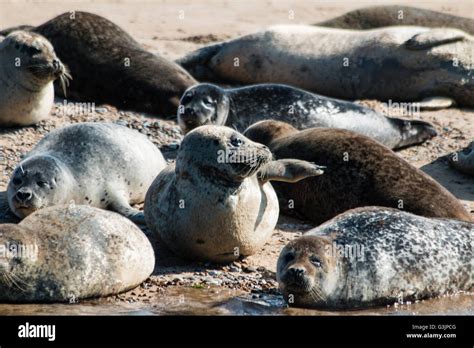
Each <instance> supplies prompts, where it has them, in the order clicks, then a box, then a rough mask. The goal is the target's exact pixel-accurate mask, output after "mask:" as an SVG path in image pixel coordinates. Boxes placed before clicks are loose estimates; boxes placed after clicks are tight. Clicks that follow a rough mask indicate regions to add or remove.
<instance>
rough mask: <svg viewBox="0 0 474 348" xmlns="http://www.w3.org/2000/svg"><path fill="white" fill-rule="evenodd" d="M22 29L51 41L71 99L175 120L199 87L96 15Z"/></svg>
mask: <svg viewBox="0 0 474 348" xmlns="http://www.w3.org/2000/svg"><path fill="white" fill-rule="evenodd" d="M22 28H24V29H27V28H28V29H29V30H32V31H34V32H36V33H39V34H41V35H43V36H45V37H46V38H47V39H48V40H50V41H51V43H52V44H53V46H54V48H55V50H56V52H57V53H58V56H59V58H61V60H62V61H63V62H65V64H67V65H68V67H69V69H70V70H71V74H72V77H73V80H72V81H71V85H70V88H69V90H68V97H70V98H72V99H76V100H80V101H87V102H91V101H94V102H96V103H107V104H111V105H114V106H116V107H118V108H121V109H127V110H135V111H139V112H147V113H150V114H153V115H158V116H169V115H174V114H176V108H177V107H178V103H179V97H180V96H181V95H182V94H183V92H184V91H185V90H186V89H187V88H188V87H190V86H192V85H194V84H195V83H197V82H196V81H195V80H194V79H193V78H192V77H191V76H190V75H189V74H188V73H187V72H186V71H184V70H183V69H182V68H181V67H179V66H178V65H176V64H175V63H172V62H170V61H168V60H166V59H165V58H163V57H160V56H157V55H154V54H152V53H150V52H147V51H145V50H144V49H143V48H142V46H141V45H140V44H139V43H138V42H137V41H135V40H134V39H133V38H132V37H131V36H130V35H129V34H127V33H126V32H125V31H124V30H122V29H121V28H120V27H118V26H117V25H115V24H114V23H112V22H110V21H109V20H107V19H105V18H103V17H100V16H97V15H95V14H92V13H87V12H79V11H78V12H75V11H72V12H66V13H63V14H61V15H59V16H57V17H55V18H53V19H51V20H49V21H48V22H46V23H44V24H41V25H40V26H38V27H27V26H22ZM14 29H16V28H10V29H6V30H3V31H2V32H0V33H2V34H3V35H5V33H9V32H10V31H12V30H14ZM58 94H59V95H61V93H60V91H58Z"/></svg>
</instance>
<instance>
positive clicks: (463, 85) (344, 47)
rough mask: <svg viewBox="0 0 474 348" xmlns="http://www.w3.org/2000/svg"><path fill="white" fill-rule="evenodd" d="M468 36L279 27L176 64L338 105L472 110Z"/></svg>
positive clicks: (473, 43) (404, 29)
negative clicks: (439, 103) (439, 102)
mask: <svg viewBox="0 0 474 348" xmlns="http://www.w3.org/2000/svg"><path fill="white" fill-rule="evenodd" d="M473 49H474V40H473V38H472V36H471V35H469V34H467V33H465V32H463V31H461V30H458V29H451V28H434V29H430V28H425V27H409V26H399V27H388V28H380V29H372V30H360V31H357V30H346V29H333V28H324V27H314V26H305V25H280V26H275V27H271V28H269V29H267V30H265V31H262V32H257V33H254V34H250V35H246V36H243V37H240V38H237V39H234V40H230V41H226V42H222V43H218V44H215V45H211V46H207V47H204V48H201V49H199V50H197V51H195V52H192V53H190V54H189V55H187V56H185V57H184V58H181V59H179V60H178V63H179V64H181V65H182V66H183V67H184V68H185V69H187V70H188V71H189V72H190V73H191V74H192V75H193V76H194V77H196V78H197V79H199V80H206V81H221V82H224V81H225V82H229V83H239V84H255V83H283V84H288V85H292V86H294V87H299V88H302V89H305V90H309V91H312V92H316V93H319V94H322V95H325V96H329V97H335V98H341V99H378V100H384V101H389V100H394V101H419V100H422V99H425V98H436V97H443V98H450V99H452V100H454V101H455V102H457V103H458V104H459V105H463V106H474V98H473V95H474V80H473V79H472V78H471V77H470V75H471V74H472V51H473Z"/></svg>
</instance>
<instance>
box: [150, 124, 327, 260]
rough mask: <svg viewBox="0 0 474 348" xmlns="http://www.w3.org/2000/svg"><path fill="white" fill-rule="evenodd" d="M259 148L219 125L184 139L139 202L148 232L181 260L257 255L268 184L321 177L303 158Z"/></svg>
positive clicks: (273, 218)
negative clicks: (278, 156) (277, 158)
mask: <svg viewBox="0 0 474 348" xmlns="http://www.w3.org/2000/svg"><path fill="white" fill-rule="evenodd" d="M271 158H272V155H271V153H270V151H269V150H268V148H267V147H266V146H264V145H261V144H257V143H254V142H252V141H250V140H249V139H247V138H245V137H244V136H243V135H241V134H240V133H238V132H236V131H234V130H232V129H230V128H227V127H222V126H202V127H199V128H196V129H195V130H193V131H191V132H189V133H188V134H187V135H186V137H184V139H183V142H182V144H181V147H180V149H179V151H178V155H177V158H176V165H170V166H168V167H166V168H165V169H164V170H163V171H162V172H161V173H160V174H159V175H158V176H157V178H156V179H155V181H154V182H153V184H152V185H151V186H150V189H149V190H148V193H147V195H146V199H145V219H146V224H147V226H148V228H149V229H150V230H151V231H153V232H154V233H156V234H158V236H159V238H160V239H161V240H162V241H163V242H164V243H165V245H166V246H167V247H168V248H169V249H171V250H172V251H173V252H174V253H176V254H177V255H179V256H181V257H183V258H190V259H200V260H209V261H214V262H230V261H233V260H236V259H238V258H239V257H240V256H247V255H251V254H253V253H255V252H257V251H258V250H259V249H260V248H261V247H262V246H263V245H264V244H265V242H266V241H267V240H268V238H269V237H270V235H271V233H272V232H273V229H274V227H275V225H276V222H277V219H278V213H279V208H278V200H277V197H276V194H275V191H273V188H272V186H271V185H270V183H268V182H267V181H268V180H283V181H290V182H295V181H298V180H302V179H304V178H306V177H309V176H314V175H321V174H322V171H321V170H320V169H319V167H318V166H316V165H314V164H310V163H308V162H304V161H298V160H286V161H273V162H272V161H271Z"/></svg>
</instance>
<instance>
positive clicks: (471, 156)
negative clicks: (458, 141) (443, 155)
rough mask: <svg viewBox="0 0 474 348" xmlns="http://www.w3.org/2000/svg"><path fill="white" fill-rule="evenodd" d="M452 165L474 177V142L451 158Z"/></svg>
mask: <svg viewBox="0 0 474 348" xmlns="http://www.w3.org/2000/svg"><path fill="white" fill-rule="evenodd" d="M450 163H451V165H452V166H453V167H454V168H456V169H457V170H459V171H460V172H462V173H464V174H468V175H472V176H474V141H473V142H471V143H470V144H469V146H468V147H466V148H465V149H464V150H462V151H459V152H457V153H456V154H455V155H453V156H451V157H450Z"/></svg>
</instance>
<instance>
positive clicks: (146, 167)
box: [7, 123, 166, 223]
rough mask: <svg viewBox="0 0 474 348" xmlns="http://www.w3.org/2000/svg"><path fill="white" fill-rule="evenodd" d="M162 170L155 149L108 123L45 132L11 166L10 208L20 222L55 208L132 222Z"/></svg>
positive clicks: (143, 138)
mask: <svg viewBox="0 0 474 348" xmlns="http://www.w3.org/2000/svg"><path fill="white" fill-rule="evenodd" d="M165 166H166V162H165V159H164V158H163V155H162V154H161V152H160V150H159V149H158V148H157V147H156V146H155V145H154V144H153V143H152V142H151V141H149V140H148V138H147V137H146V136H145V135H143V134H140V133H139V132H137V131H135V130H132V129H128V128H127V127H123V126H119V125H116V124H110V123H80V124H73V125H69V126H66V127H63V128H60V129H57V130H55V131H53V132H51V133H49V134H47V135H46V136H45V137H44V138H43V139H42V140H41V141H40V142H39V143H38V144H37V145H36V146H35V147H34V148H33V150H32V151H31V152H29V153H28V154H27V155H26V157H25V158H24V159H23V160H22V161H21V162H20V164H19V165H18V166H17V167H16V168H15V170H14V172H13V174H12V177H11V179H10V181H9V183H8V188H7V195H8V204H9V206H10V209H11V210H12V211H13V213H14V214H15V215H17V216H18V217H20V218H24V217H25V216H27V215H29V214H31V213H32V212H34V211H36V210H38V209H41V208H44V207H47V206H51V205H57V204H67V203H69V202H70V201H74V202H75V203H76V204H88V205H92V206H95V207H98V208H103V209H110V210H114V211H116V212H118V213H120V214H122V215H124V216H126V217H128V218H130V219H131V220H133V221H134V222H137V223H144V217H143V213H141V212H140V211H139V210H137V209H133V208H132V207H131V206H130V204H135V203H141V202H143V201H144V199H145V194H146V191H147V189H148V187H149V186H150V184H151V183H152V181H153V179H154V178H155V177H156V175H157V174H158V173H159V172H160V171H161V170H162V169H163V168H164V167H165Z"/></svg>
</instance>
